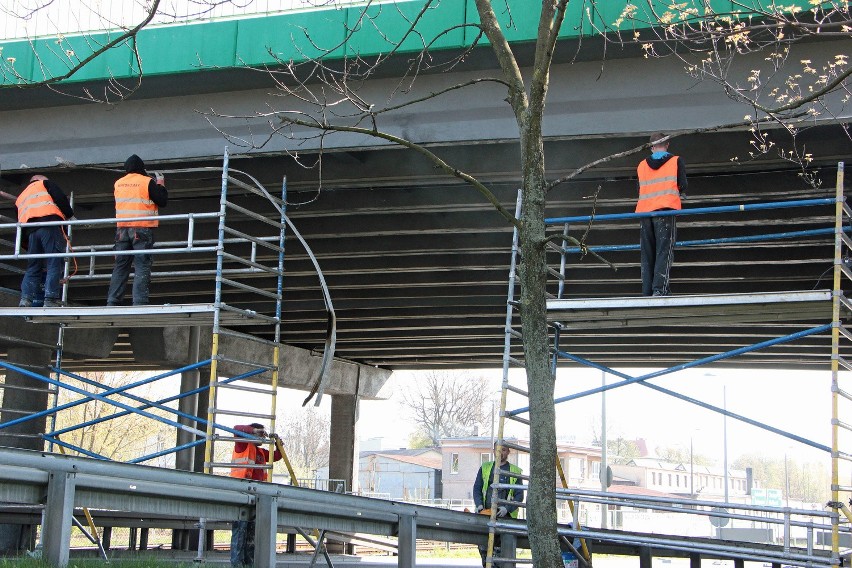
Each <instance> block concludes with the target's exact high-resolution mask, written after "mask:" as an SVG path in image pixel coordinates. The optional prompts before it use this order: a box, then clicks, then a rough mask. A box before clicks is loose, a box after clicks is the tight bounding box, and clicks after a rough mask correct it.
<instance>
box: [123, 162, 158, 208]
mask: <svg viewBox="0 0 852 568" xmlns="http://www.w3.org/2000/svg"><path fill="white" fill-rule="evenodd" d="M124 171H125V172H127V173H129V174H142V175H143V176H147V175H148V172H146V171H145V162H143V161H142V158H140V157H139V156H137V155H136V154H133V155H132V156H130V157H129V158H127V160H126V161H125V162H124ZM148 197H149V198H150V199H151V201H153V202H154V203H155V204H156V205H157V207H165V206H166V204H167V203H168V201H169V192H168V191H166V188H165V187H163V186H162V185H158V184H157V182H156V181H154V180H153V179H152V180H151V181H150V182H148Z"/></svg>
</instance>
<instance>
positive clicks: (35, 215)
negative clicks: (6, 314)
mask: <svg viewBox="0 0 852 568" xmlns="http://www.w3.org/2000/svg"><path fill="white" fill-rule="evenodd" d="M15 209H16V214H17V217H18V222H19V223H39V222H42V221H64V220H66V219H70V218H71V217H73V216H74V211H73V210H72V209H71V204H70V203H69V202H68V197H67V196H66V195H65V192H63V191H62V189H61V188H60V187H59V186H58V185H56V184H55V183H53V182H52V181H50V180H49V179H47V178H46V177H45V176H43V175H34V176H33V177H31V178H30V181H29V183H28V184H27V186H26V187H25V188H24V190H23V191H22V192H21V194H20V195H19V196H18V199H16V200H15ZM21 238H22V242H25V243H26V247H27V252H28V253H29V254H53V253H55V254H56V256H55V257H51V258H31V259H29V260H28V261H27V270H26V272H25V273H24V279H23V280H22V281H21V301H20V303H19V304H18V305H19V307H23V308H27V307H30V306H32V305H33V300H34V299H35V298H36V297H37V296H39V288H40V287H41V285H42V282H43V283H44V307H45V308H57V307H59V306H60V305H61V298H62V290H61V289H60V284H59V281H60V279H61V278H62V266H63V259H62V256H61V253H63V252H65V232H64V231H63V228H62V227H61V226H59V225H56V226H51V227H30V228H27V227H24V228H23V229H22V235H21ZM45 266H46V267H47V274H46V275H45V271H44V267H45Z"/></svg>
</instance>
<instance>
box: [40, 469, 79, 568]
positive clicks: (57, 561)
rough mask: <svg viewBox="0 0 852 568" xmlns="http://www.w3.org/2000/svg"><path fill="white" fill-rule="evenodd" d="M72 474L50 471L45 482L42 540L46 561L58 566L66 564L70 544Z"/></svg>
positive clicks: (59, 567)
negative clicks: (45, 498) (45, 497)
mask: <svg viewBox="0 0 852 568" xmlns="http://www.w3.org/2000/svg"><path fill="white" fill-rule="evenodd" d="M74 477H75V476H74V474H73V473H66V472H62V471H56V472H51V473H50V477H49V478H48V482H47V502H46V503H45V506H44V513H45V514H44V526H43V527H42V534H43V536H42V540H43V542H44V556H45V558H46V559H47V561H48V563H50V564H51V565H52V566H56V567H58V568H64V567H65V566H66V565H67V564H68V548H69V547H70V546H71V524H72V521H71V517H72V516H73V515H74Z"/></svg>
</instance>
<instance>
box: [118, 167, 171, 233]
mask: <svg viewBox="0 0 852 568" xmlns="http://www.w3.org/2000/svg"><path fill="white" fill-rule="evenodd" d="M150 181H151V178H149V177H148V176H143V175H142V174H127V175H126V176H124V177H123V178H121V179H119V180H118V181H117V182H115V216H116V217H117V218H118V219H133V218H134V217H150V216H152V215H156V214H157V213H158V211H159V208H158V207H157V205H156V204H155V203H154V202H153V201H151V199H150V197H149V196H148V184H149V183H150ZM159 224H160V222H159V221H157V220H156V219H151V220H147V221H132V220H128V221H118V223H116V225H118V226H119V227H157V226H159Z"/></svg>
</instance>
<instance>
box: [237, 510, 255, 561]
mask: <svg viewBox="0 0 852 568" xmlns="http://www.w3.org/2000/svg"><path fill="white" fill-rule="evenodd" d="M254 529H255V521H254V520H251V521H234V522H233V523H232V525H231V566H232V567H233V568H240V567H241V566H254Z"/></svg>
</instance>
